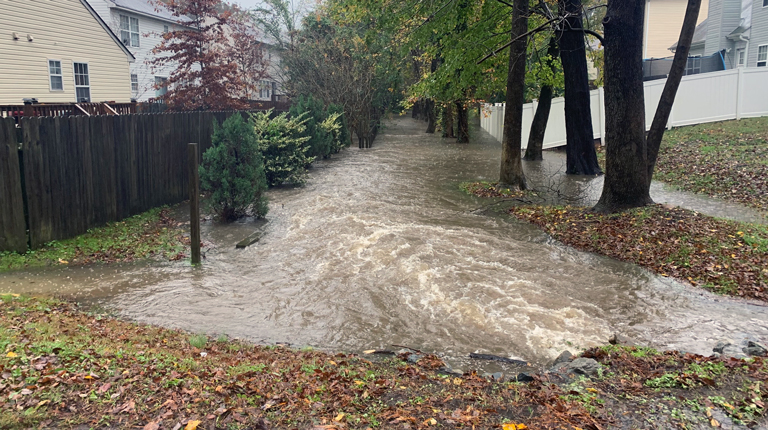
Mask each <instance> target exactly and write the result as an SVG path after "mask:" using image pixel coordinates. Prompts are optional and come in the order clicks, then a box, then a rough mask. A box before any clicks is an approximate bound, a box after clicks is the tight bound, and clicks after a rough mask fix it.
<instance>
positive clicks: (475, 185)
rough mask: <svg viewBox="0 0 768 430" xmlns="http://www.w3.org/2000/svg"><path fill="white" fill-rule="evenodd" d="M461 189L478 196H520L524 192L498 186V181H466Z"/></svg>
mask: <svg viewBox="0 0 768 430" xmlns="http://www.w3.org/2000/svg"><path fill="white" fill-rule="evenodd" d="M461 189H463V190H464V191H465V192H467V193H469V194H474V195H476V196H478V197H505V198H510V197H522V196H523V194H524V192H523V191H517V190H511V189H509V188H508V187H503V186H500V185H499V183H498V182H485V181H483V182H466V183H463V184H461Z"/></svg>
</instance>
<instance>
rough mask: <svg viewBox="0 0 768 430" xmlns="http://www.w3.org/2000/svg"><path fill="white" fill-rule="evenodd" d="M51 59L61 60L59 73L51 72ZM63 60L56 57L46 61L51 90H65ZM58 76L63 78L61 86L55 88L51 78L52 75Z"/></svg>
mask: <svg viewBox="0 0 768 430" xmlns="http://www.w3.org/2000/svg"><path fill="white" fill-rule="evenodd" d="M51 61H58V62H59V74H58V75H57V74H53V73H51ZM62 63H63V61H61V60H57V59H55V58H48V59H47V61H46V64H47V65H48V89H49V90H50V91H56V92H61V91H64V66H63V65H62ZM54 76H58V77H59V78H61V88H59V89H57V88H53V82H52V80H51V78H52V77H54Z"/></svg>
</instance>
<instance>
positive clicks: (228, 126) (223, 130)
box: [200, 114, 268, 221]
mask: <svg viewBox="0 0 768 430" xmlns="http://www.w3.org/2000/svg"><path fill="white" fill-rule="evenodd" d="M212 143H213V146H212V147H211V148H209V149H208V150H207V151H205V154H203V162H202V165H201V166H200V185H201V187H202V189H203V190H204V191H208V192H210V193H211V198H210V200H209V203H210V206H211V208H212V209H213V210H214V211H215V212H216V214H218V215H219V216H220V217H221V218H222V219H224V220H227V221H229V220H233V219H237V218H240V217H242V216H244V215H246V214H247V213H248V210H249V209H251V211H252V213H253V215H254V216H258V217H262V216H264V215H266V214H267V209H268V208H267V199H266V197H264V191H266V189H267V178H266V175H265V174H264V163H263V161H262V156H261V151H260V150H259V144H258V140H257V138H256V134H255V133H254V130H253V127H251V126H250V125H249V124H248V123H247V122H246V121H245V120H244V119H243V117H242V115H239V114H235V115H232V116H231V117H229V118H228V119H227V120H226V121H224V124H223V125H222V126H221V127H219V126H218V124H216V123H215V121H214V125H213V136H212Z"/></svg>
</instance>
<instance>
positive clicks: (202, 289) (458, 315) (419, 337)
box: [0, 117, 768, 363]
mask: <svg viewBox="0 0 768 430" xmlns="http://www.w3.org/2000/svg"><path fill="white" fill-rule="evenodd" d="M425 127H426V125H425V123H423V122H418V121H415V120H412V119H410V118H405V117H401V118H394V119H392V120H390V121H388V122H387V123H386V126H385V128H384V130H383V131H382V133H381V134H380V135H379V137H378V138H377V139H376V141H375V143H374V147H373V148H371V149H368V150H359V149H357V148H350V149H347V150H345V151H344V152H343V153H342V154H339V155H335V156H334V157H333V158H332V159H331V160H328V161H321V162H318V163H316V165H315V166H314V167H313V168H312V171H311V174H310V178H309V181H308V183H307V185H306V186H305V187H303V188H298V189H279V190H273V191H270V192H269V198H270V212H269V216H268V219H269V222H268V223H267V226H266V229H265V230H266V234H265V236H264V237H263V238H262V239H261V241H260V242H258V243H257V244H255V245H253V246H251V247H249V248H247V249H244V250H240V249H235V247H234V245H235V243H236V242H238V241H239V240H240V239H242V238H244V237H245V236H247V235H248V234H250V233H251V232H252V231H253V230H254V228H255V225H254V224H253V223H252V222H241V223H233V224H231V225H225V226H222V225H216V224H213V223H211V222H208V223H206V224H205V225H204V227H203V240H204V241H206V242H208V243H209V244H211V247H210V249H208V250H207V252H206V259H205V260H204V264H203V266H202V268H197V269H195V268H190V267H189V266H188V263H184V262H174V263H156V262H154V263H136V264H121V265H112V266H89V267H72V268H69V267H60V268H54V269H47V270H37V271H25V272H16V273H6V274H0V291H13V292H21V293H34V294H55V295H60V296H64V297H74V298H76V299H78V300H81V301H84V302H87V303H89V304H96V305H99V306H101V307H104V308H106V309H109V310H111V311H113V312H114V313H116V314H118V315H121V316H123V317H127V318H130V319H133V320H136V321H140V322H146V323H155V324H160V325H164V326H169V327H179V328H183V329H187V330H191V331H194V332H205V333H209V334H222V333H224V334H227V335H229V336H231V337H239V338H245V339H248V340H252V341H255V342H264V343H274V342H288V343H291V344H294V345H312V346H316V347H320V348H324V349H334V350H346V351H360V350H364V349H371V348H389V349H393V347H392V346H391V345H393V344H396V345H408V346H411V347H414V348H418V349H420V350H424V351H435V352H441V353H445V354H446V356H447V357H448V358H449V360H453V361H456V362H459V363H461V357H465V356H466V355H467V354H468V353H470V352H483V353H491V354H497V355H502V356H511V357H520V358H524V359H526V360H530V361H531V362H534V363H545V362H547V361H548V360H550V359H551V358H553V357H555V356H556V355H557V354H559V353H560V352H561V351H563V350H565V349H568V350H571V351H572V352H576V351H577V350H578V349H579V348H584V347H588V346H593V345H598V344H603V343H605V342H606V341H607V340H608V338H609V337H610V336H611V335H612V334H613V333H622V334H625V335H628V336H631V337H635V338H637V339H639V340H642V341H644V342H647V343H648V344H650V345H653V346H656V347H660V348H677V349H683V350H686V351H691V352H697V353H703V354H709V353H710V352H711V348H712V346H713V345H714V343H715V342H716V341H717V340H718V339H720V338H722V337H738V336H741V335H743V334H750V335H753V336H755V337H757V338H758V339H761V340H763V341H766V340H768V308H766V307H765V306H762V305H760V304H758V303H750V302H745V301H742V300H736V299H729V298H724V297H719V296H715V295H713V294H709V293H707V292H704V291H701V290H698V289H693V288H691V287H688V286H685V285H682V284H680V283H677V282H675V281H672V280H670V279H667V278H662V277H658V276H655V275H653V274H651V273H649V272H647V271H645V270H643V269H640V268H638V267H635V266H632V265H629V264H624V263H620V262H617V261H614V260H611V259H608V258H604V257H600V256H597V255H593V254H588V253H583V252H578V251H575V250H573V249H569V248H567V247H564V246H562V245H560V244H558V243H556V242H554V241H553V240H551V239H550V238H548V237H547V236H546V235H545V234H543V233H542V232H540V231H539V230H537V229H536V228H534V227H532V226H530V225H527V224H524V223H521V222H518V221H516V220H512V219H509V218H507V217H504V216H500V215H497V214H494V213H491V212H489V211H484V210H481V209H482V208H483V207H484V206H486V205H488V204H489V203H490V202H489V201H487V200H482V199H478V198H475V197H473V196H468V195H465V194H464V193H462V192H461V191H460V190H459V189H458V184H459V183H460V182H462V181H467V180H489V181H493V180H495V179H496V178H497V176H498V170H499V158H500V152H501V147H500V144H499V143H497V142H495V141H494V140H493V138H491V137H490V136H489V135H488V134H486V133H484V132H481V131H479V130H478V129H474V130H473V131H474V138H473V143H470V144H466V145H461V144H456V143H455V141H453V140H444V139H441V138H439V137H436V136H432V135H426V134H424V133H423V130H424V129H425ZM526 168H527V172H528V173H527V174H528V175H529V177H530V181H531V184H532V185H534V186H536V187H539V188H552V189H560V190H561V191H562V193H563V194H564V195H566V194H568V195H576V196H579V197H580V198H582V200H584V201H583V202H586V203H588V202H589V200H590V199H595V198H596V197H597V196H598V193H599V189H600V186H601V181H602V179H601V178H597V179H591V178H577V179H572V178H565V177H564V176H563V175H562V173H563V172H564V170H565V157H564V155H563V154H560V153H547V154H546V159H545V161H543V162H540V163H532V164H526ZM652 195H653V197H654V199H655V200H656V201H657V202H667V203H670V204H675V205H683V206H685V207H688V208H692V209H696V210H699V211H701V212H705V213H709V214H713V215H718V216H723V217H732V218H738V219H746V220H758V219H759V218H760V216H759V214H757V213H754V212H751V211H749V210H747V209H744V208H741V207H738V206H735V205H729V204H726V203H722V202H717V201H712V200H709V199H705V198H700V197H696V196H692V195H690V194H685V193H679V192H675V191H669V190H665V189H664V187H662V186H660V185H657V184H656V185H654V187H653V189H652Z"/></svg>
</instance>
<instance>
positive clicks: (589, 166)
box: [557, 0, 602, 175]
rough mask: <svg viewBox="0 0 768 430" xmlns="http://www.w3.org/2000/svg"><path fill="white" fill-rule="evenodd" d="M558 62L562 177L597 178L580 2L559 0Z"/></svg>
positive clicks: (599, 172) (597, 166) (597, 167)
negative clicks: (563, 139)
mask: <svg viewBox="0 0 768 430" xmlns="http://www.w3.org/2000/svg"><path fill="white" fill-rule="evenodd" d="M558 8H559V13H560V17H561V22H560V24H559V26H558V32H557V36H558V43H559V44H560V58H561V60H562V63H563V74H564V76H565V134H566V139H567V145H566V171H565V172H566V173H567V174H572V175H599V174H601V173H602V170H601V169H600V166H599V165H598V163H597V153H596V152H595V144H594V141H595V139H594V135H593V131H592V114H591V109H590V95H589V78H588V76H587V51H586V48H585V39H584V29H583V23H582V18H581V17H582V13H583V8H582V4H581V0H559V1H558Z"/></svg>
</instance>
